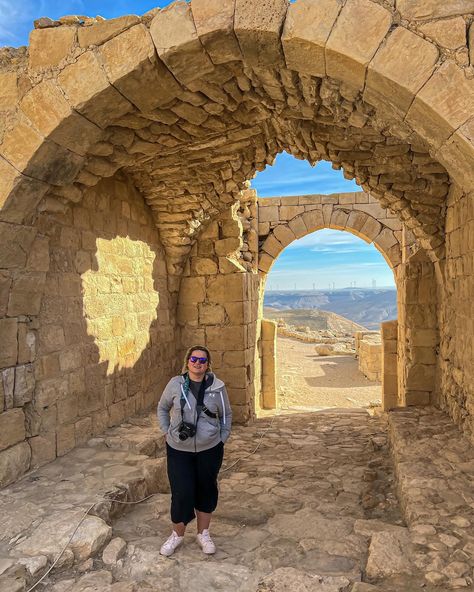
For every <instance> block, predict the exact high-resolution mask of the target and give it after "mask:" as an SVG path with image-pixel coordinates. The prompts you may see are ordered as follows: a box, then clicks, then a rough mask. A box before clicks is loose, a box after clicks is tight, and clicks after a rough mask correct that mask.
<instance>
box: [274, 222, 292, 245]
mask: <svg viewBox="0 0 474 592" xmlns="http://www.w3.org/2000/svg"><path fill="white" fill-rule="evenodd" d="M273 236H274V237H275V238H276V239H277V240H278V242H279V243H281V244H282V246H283V247H286V246H288V245H289V244H290V243H292V242H293V241H294V240H296V236H295V235H294V233H293V231H292V230H291V229H290V228H289V226H287V225H286V224H281V225H280V226H276V228H275V229H274V231H273Z"/></svg>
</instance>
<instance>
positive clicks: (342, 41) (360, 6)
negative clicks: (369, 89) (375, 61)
mask: <svg viewBox="0 0 474 592" xmlns="http://www.w3.org/2000/svg"><path fill="white" fill-rule="evenodd" d="M391 24H392V15H391V14H390V12H388V10H386V9H385V8H383V7H382V6H380V5H379V4H375V3H374V2H370V0H349V1H348V2H346V4H345V5H344V7H343V8H342V10H341V12H340V13H339V16H338V18H337V20H336V24H335V25H334V27H333V28H332V31H331V34H330V35H329V39H328V41H327V43H326V73H327V75H328V76H331V77H332V78H335V79H336V80H341V81H343V82H345V83H346V84H347V85H348V86H350V87H353V88H355V89H361V88H362V87H363V85H364V81H365V74H366V70H367V66H368V64H369V62H370V60H371V59H372V58H373V56H374V54H375V52H376V51H377V49H378V47H379V46H380V44H381V43H382V41H383V39H384V37H385V35H386V34H387V33H388V31H389V29H390V26H391Z"/></svg>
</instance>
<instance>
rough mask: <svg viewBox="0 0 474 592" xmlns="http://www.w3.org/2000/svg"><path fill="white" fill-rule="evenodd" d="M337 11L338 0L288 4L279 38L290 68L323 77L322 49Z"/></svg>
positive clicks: (323, 60) (324, 68)
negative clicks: (281, 33)
mask: <svg viewBox="0 0 474 592" xmlns="http://www.w3.org/2000/svg"><path fill="white" fill-rule="evenodd" d="M340 10H341V4H340V2H338V0H321V1H320V2H318V3H316V2H314V0H298V2H296V3H295V4H291V5H290V7H289V8H288V14H287V16H286V20H285V27H284V29H283V35H282V38H281V41H282V45H283V51H284V54H285V61H286V65H287V66H288V68H289V69H290V70H296V71H297V72H303V73H305V74H310V75H312V76H320V77H323V76H326V60H325V55H324V48H325V46H326V41H327V40H328V37H329V34H330V33H331V29H332V28H333V26H334V23H335V22H336V19H337V16H338V14H339V12H340Z"/></svg>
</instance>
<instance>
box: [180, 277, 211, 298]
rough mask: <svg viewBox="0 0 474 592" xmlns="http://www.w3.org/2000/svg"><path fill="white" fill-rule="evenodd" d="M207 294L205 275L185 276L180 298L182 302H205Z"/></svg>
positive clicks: (182, 281)
mask: <svg viewBox="0 0 474 592" xmlns="http://www.w3.org/2000/svg"><path fill="white" fill-rule="evenodd" d="M205 296H206V289H205V278H204V277H185V278H183V279H182V280H181V286H180V296H179V300H180V303H181V304H195V303H197V302H204V299H205Z"/></svg>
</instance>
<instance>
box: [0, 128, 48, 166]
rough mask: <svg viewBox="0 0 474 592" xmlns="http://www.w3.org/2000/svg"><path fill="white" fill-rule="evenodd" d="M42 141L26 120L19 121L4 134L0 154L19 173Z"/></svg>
mask: <svg viewBox="0 0 474 592" xmlns="http://www.w3.org/2000/svg"><path fill="white" fill-rule="evenodd" d="M43 141H44V139H43V138H42V136H41V135H40V134H39V133H38V132H36V131H35V129H34V128H33V127H32V126H31V125H29V124H28V123H27V120H24V119H23V120H19V121H17V122H16V124H15V125H14V126H13V128H12V129H11V130H9V131H7V132H6V133H5V134H4V136H3V141H2V144H1V145H0V152H1V154H2V155H3V156H4V157H5V158H6V159H7V160H8V162H10V163H11V164H13V165H14V166H15V167H16V168H17V169H18V170H19V171H24V170H25V169H26V167H27V166H28V163H29V162H30V160H31V159H32V157H33V155H34V154H35V153H36V152H37V150H38V149H39V148H40V146H41V144H42V143H43Z"/></svg>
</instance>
